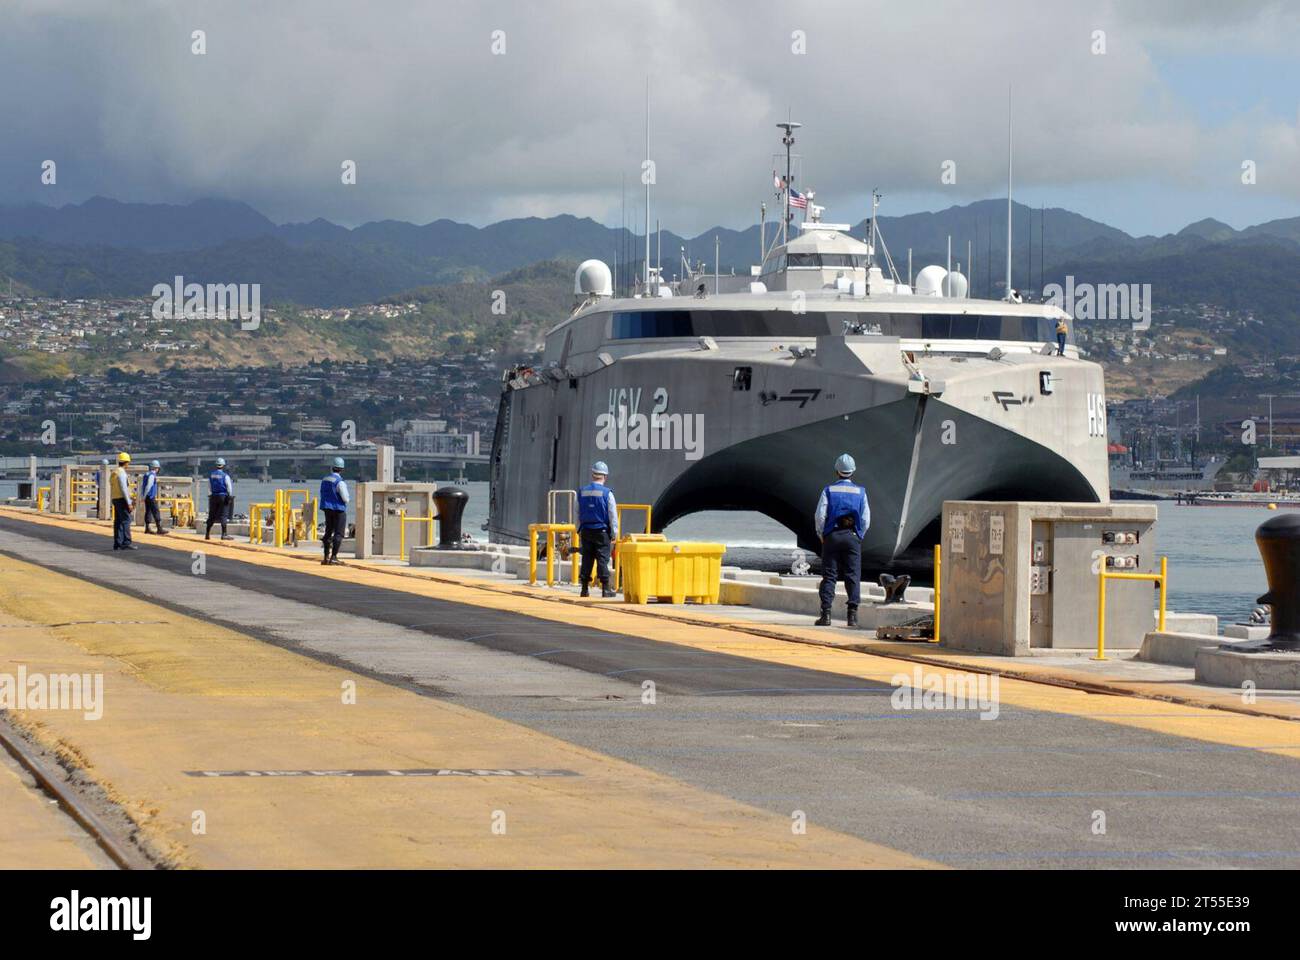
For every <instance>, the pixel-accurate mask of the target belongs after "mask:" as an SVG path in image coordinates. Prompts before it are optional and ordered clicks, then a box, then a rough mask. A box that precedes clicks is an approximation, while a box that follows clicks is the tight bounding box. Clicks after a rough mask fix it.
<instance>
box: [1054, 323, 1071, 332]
mask: <svg viewBox="0 0 1300 960" xmlns="http://www.w3.org/2000/svg"><path fill="white" fill-rule="evenodd" d="M1056 332H1057V333H1069V332H1070V330H1069V328H1068V327H1067V326H1066V325H1065V321H1064V320H1057V321H1056Z"/></svg>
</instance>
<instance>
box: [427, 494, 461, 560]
mask: <svg viewBox="0 0 1300 960" xmlns="http://www.w3.org/2000/svg"><path fill="white" fill-rule="evenodd" d="M467 503H469V494H468V493H466V492H465V491H464V490H462V489H461V488H460V487H439V488H438V489H437V490H435V491H434V492H433V505H434V508H435V509H436V510H437V512H438V549H439V550H459V549H460V548H461V546H462V544H461V542H460V518H461V517H462V516H463V515H464V513H465V504H467Z"/></svg>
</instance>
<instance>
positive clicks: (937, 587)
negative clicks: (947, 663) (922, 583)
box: [934, 543, 943, 643]
mask: <svg viewBox="0 0 1300 960" xmlns="http://www.w3.org/2000/svg"><path fill="white" fill-rule="evenodd" d="M942 578H943V547H942V546H940V545H939V544H937V543H936V544H935V545H934V642H935V643H938V642H939V621H940V612H941V604H940V600H941V599H942V594H941V592H940V591H941V590H942Z"/></svg>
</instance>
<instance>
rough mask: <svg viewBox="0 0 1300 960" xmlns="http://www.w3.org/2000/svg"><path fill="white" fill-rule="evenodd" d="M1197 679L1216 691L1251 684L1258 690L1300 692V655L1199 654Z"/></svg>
mask: <svg viewBox="0 0 1300 960" xmlns="http://www.w3.org/2000/svg"><path fill="white" fill-rule="evenodd" d="M1260 642H1262V641H1246V643H1250V644H1255V643H1260ZM1196 679H1197V681H1198V682H1200V683H1208V684H1212V685H1213V686H1216V687H1240V686H1241V685H1242V684H1243V683H1246V682H1248V681H1249V682H1251V683H1253V684H1254V685H1255V688H1256V689H1258V690H1300V653H1291V652H1281V651H1269V652H1264V653H1244V652H1242V651H1241V650H1232V649H1227V650H1225V649H1223V648H1222V647H1216V648H1212V649H1203V650H1197V651H1196Z"/></svg>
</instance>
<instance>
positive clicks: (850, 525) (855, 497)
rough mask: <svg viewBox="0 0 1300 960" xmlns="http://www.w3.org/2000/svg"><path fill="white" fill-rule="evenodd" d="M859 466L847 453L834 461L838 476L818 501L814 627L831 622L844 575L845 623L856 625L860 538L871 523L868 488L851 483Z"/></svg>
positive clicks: (860, 556)
mask: <svg viewBox="0 0 1300 960" xmlns="http://www.w3.org/2000/svg"><path fill="white" fill-rule="evenodd" d="M857 469H858V465H857V464H856V463H854V462H853V458H852V457H850V456H849V455H848V454H847V453H845V454H842V455H841V456H840V458H839V459H838V460H836V461H835V472H836V473H837V474H839V479H838V480H836V481H835V482H834V483H832V484H831V485H830V486H828V487H826V489H824V490H823V491H822V495H821V499H820V500H818V501H817V517H816V523H817V535H818V536H819V537H821V538H822V585H821V590H820V594H821V597H820V598H821V606H822V615H821V616H820V617H819V618H818V619H817V624H816V625H817V626H819V627H829V626H830V625H831V603H832V602H833V601H834V600H835V584H836V583H837V582H838V581H839V579H840V577H841V576H842V577H843V578H844V588H845V590H847V591H848V595H849V619H848V625H849V626H850V627H856V626H857V625H858V603H859V601H860V600H861V593H860V581H861V579H862V538H863V537H864V536H866V534H867V528H868V527H870V526H871V509H870V507H868V506H867V491H866V488H865V487H861V486H859V485H858V484H856V483H854V482H853V479H852V478H853V473H854V471H856V470H857Z"/></svg>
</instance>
